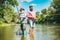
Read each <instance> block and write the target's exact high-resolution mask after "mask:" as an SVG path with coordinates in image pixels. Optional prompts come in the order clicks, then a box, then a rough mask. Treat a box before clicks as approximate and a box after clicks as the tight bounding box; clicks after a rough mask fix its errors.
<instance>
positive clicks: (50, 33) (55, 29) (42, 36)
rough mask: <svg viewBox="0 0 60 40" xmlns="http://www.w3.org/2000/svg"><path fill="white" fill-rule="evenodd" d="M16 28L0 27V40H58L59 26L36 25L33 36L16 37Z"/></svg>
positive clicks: (26, 33) (59, 34)
mask: <svg viewBox="0 0 60 40" xmlns="http://www.w3.org/2000/svg"><path fill="white" fill-rule="evenodd" d="M18 29H19V25H17V26H14V27H12V26H9V27H0V40H60V25H36V27H35V29H34V33H33V34H28V30H29V26H28V25H27V28H26V29H27V30H26V31H25V34H24V35H16V31H17V30H18Z"/></svg>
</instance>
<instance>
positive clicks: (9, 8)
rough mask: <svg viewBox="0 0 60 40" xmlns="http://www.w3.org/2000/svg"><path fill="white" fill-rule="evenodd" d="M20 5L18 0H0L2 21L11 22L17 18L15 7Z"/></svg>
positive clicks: (0, 18) (0, 17)
mask: <svg viewBox="0 0 60 40" xmlns="http://www.w3.org/2000/svg"><path fill="white" fill-rule="evenodd" d="M15 6H18V2H17V0H0V22H1V23H2V22H5V23H10V22H12V20H14V22H15V20H16V19H17V12H14V9H13V7H15Z"/></svg>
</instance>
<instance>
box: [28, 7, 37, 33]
mask: <svg viewBox="0 0 60 40" xmlns="http://www.w3.org/2000/svg"><path fill="white" fill-rule="evenodd" d="M27 17H28V20H29V23H30V34H31V33H33V30H34V25H35V20H36V14H35V12H34V11H33V6H29V11H28V13H27Z"/></svg>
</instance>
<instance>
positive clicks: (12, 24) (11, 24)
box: [0, 23, 16, 27]
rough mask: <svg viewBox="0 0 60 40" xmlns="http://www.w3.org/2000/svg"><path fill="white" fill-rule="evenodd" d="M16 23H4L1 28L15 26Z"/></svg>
mask: <svg viewBox="0 0 60 40" xmlns="http://www.w3.org/2000/svg"><path fill="white" fill-rule="evenodd" d="M15 25H16V23H9V24H8V23H3V24H0V27H4V26H15Z"/></svg>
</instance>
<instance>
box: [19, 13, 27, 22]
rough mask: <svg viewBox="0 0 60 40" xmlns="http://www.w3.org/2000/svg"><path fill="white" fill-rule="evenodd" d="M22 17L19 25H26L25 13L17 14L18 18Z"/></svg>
mask: <svg viewBox="0 0 60 40" xmlns="http://www.w3.org/2000/svg"><path fill="white" fill-rule="evenodd" d="M21 16H23V18H20V22H21V23H27V18H26V14H25V13H19V17H21Z"/></svg>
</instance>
